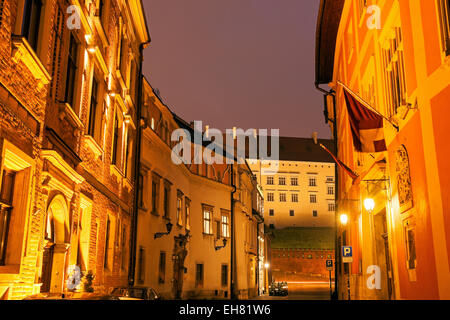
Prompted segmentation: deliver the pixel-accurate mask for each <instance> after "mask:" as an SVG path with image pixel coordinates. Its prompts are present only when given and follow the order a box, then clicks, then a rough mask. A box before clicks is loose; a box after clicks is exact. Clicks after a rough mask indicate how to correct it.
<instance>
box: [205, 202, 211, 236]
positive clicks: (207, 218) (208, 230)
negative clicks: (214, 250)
mask: <svg viewBox="0 0 450 320" xmlns="http://www.w3.org/2000/svg"><path fill="white" fill-rule="evenodd" d="M211 215H212V214H211V209H209V208H203V233H204V234H212V230H211V229H212V228H211Z"/></svg>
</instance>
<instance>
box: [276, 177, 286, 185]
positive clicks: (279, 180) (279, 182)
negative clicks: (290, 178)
mask: <svg viewBox="0 0 450 320" xmlns="http://www.w3.org/2000/svg"><path fill="white" fill-rule="evenodd" d="M278 184H279V185H280V186H285V185H286V177H280V178H278Z"/></svg>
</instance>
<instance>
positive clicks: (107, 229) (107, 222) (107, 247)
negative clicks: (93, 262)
mask: <svg viewBox="0 0 450 320" xmlns="http://www.w3.org/2000/svg"><path fill="white" fill-rule="evenodd" d="M110 233H111V221H110V220H109V218H107V220H106V241H105V261H104V266H105V269H106V268H108V258H109V257H108V254H109V253H108V251H109V237H110Z"/></svg>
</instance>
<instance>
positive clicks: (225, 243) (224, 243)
mask: <svg viewBox="0 0 450 320" xmlns="http://www.w3.org/2000/svg"><path fill="white" fill-rule="evenodd" d="M226 246H227V239H225V238H224V239H223V245H222V246H216V247H215V249H216V251H217V250H220V249H223V248H225V247H226Z"/></svg>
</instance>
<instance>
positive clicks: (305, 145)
mask: <svg viewBox="0 0 450 320" xmlns="http://www.w3.org/2000/svg"><path fill="white" fill-rule="evenodd" d="M259 138H260V137H258V139H259ZM267 139H268V143H267V144H268V148H267V149H268V152H267V153H268V154H269V155H268V157H267V158H266V159H264V157H263V158H262V159H261V157H260V155H258V159H259V160H270V159H269V157H271V156H272V153H271V143H270V141H271V139H270V137H267ZM248 143H249V142H248V139H247V141H246V145H247V146H248ZM320 143H322V144H323V145H324V146H325V147H327V148H328V150H330V151H333V150H334V142H333V140H330V139H318V141H317V144H315V143H314V140H313V139H312V138H297V137H280V138H279V144H280V149H279V160H282V161H305V162H334V160H333V158H332V157H331V156H330V155H329V154H328V153H327V152H326V151H325V150H323V149H322V148H321V147H320V146H319V144H320ZM258 144H259V143H258ZM248 150H249V148H248V147H247V148H246V155H247V158H248V157H249V154H248ZM258 150H259V148H258Z"/></svg>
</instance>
